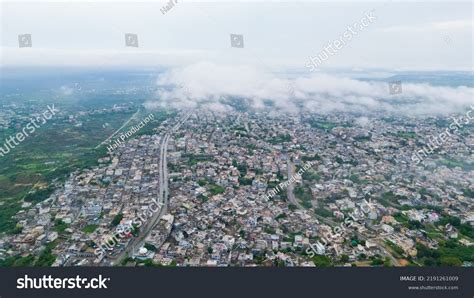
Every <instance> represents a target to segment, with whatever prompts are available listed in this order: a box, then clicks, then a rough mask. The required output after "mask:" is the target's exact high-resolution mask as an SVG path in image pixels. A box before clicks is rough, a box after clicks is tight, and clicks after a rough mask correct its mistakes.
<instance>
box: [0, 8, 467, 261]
mask: <svg viewBox="0 0 474 298" xmlns="http://www.w3.org/2000/svg"><path fill="white" fill-rule="evenodd" d="M10 5H12V6H11V7H7V8H8V9H9V11H11V12H12V15H17V14H19V11H21V10H20V9H17V8H15V6H14V5H13V4H10ZM58 5H59V4H58ZM186 5H187V4H185V3H178V2H176V1H170V2H167V3H165V4H163V3H162V4H161V5H159V6H158V9H157V10H156V11H158V13H159V12H161V13H159V16H160V17H161V18H168V20H170V22H171V23H170V28H172V29H174V30H175V31H173V32H178V33H180V34H181V33H182V32H186V34H188V35H186V36H187V37H186V38H189V39H186V40H187V41H189V43H190V44H193V46H194V45H195V46H196V48H192V49H188V48H185V49H181V48H179V47H180V46H181V42H184V41H183V40H185V39H184V38H182V37H181V39H175V38H177V37H175V36H176V35H179V34H175V35H173V34H170V35H168V33H166V32H161V35H159V34H155V33H154V32H152V31H150V32H152V33H153V34H155V35H156V36H160V38H162V40H160V41H152V37H153V36H154V35H153V34H152V33H150V32H149V31H147V30H151V29H149V28H148V27H147V29H143V30H142V31H141V29H140V30H139V29H137V28H138V27H133V26H132V25H131V24H134V23H133V22H131V23H130V22H129V23H127V20H125V21H124V22H123V23H122V22H118V21H117V22H116V23H115V26H116V27H115V28H112V26H110V28H109V27H107V26H108V25H107V24H105V25H104V26H103V27H97V28H95V27H91V26H93V25H91V24H89V23H88V22H83V21H82V20H83V19H80V20H78V21H77V22H76V23H81V24H83V25H84V26H85V28H86V29H87V30H89V31H90V32H91V35H90V36H89V39H87V42H88V43H89V42H90V43H93V42H96V43H97V44H99V46H97V47H98V49H97V50H96V49H94V50H84V49H83V48H81V46H82V44H81V45H80V46H78V47H77V48H75V46H77V44H75V42H77V43H79V41H77V40H80V39H81V36H82V37H83V35H81V34H85V33H80V32H82V31H80V30H78V28H77V27H75V26H76V25H67V26H73V27H72V28H73V29H74V30H71V32H73V33H74V34H76V37H74V38H72V37H70V36H69V35H67V36H66V35H65V36H64V40H66V41H64V44H65V45H64V48H61V46H62V44H61V43H60V42H59V41H58V40H57V39H54V38H51V35H47V36H46V35H42V34H41V33H38V32H35V31H34V30H33V29H34V26H30V27H27V28H28V30H30V29H29V28H31V32H32V33H31V34H30V33H25V32H27V31H24V29H23V28H25V27H21V26H18V25H17V26H15V24H17V22H19V21H18V20H16V19H14V18H13V17H11V18H10V17H8V18H7V19H6V21H5V22H6V23H8V24H11V26H10V27H9V30H12V29H13V28H14V29H15V30H17V31H15V32H13V31H11V32H10V31H8V34H7V35H5V37H2V38H4V40H3V39H2V40H3V41H2V42H3V43H5V44H6V45H5V46H3V48H4V50H5V51H4V54H3V56H4V57H5V58H6V59H2V60H5V61H6V62H2V63H5V65H2V69H1V70H2V71H1V72H2V73H1V74H2V78H1V85H2V86H1V93H0V267H79V266H86V267H112V266H119V267H140V266H143V267H410V266H413V267H447V266H452V267H472V266H473V265H474V154H473V145H474V134H473V132H474V100H473V98H474V74H473V72H472V56H470V55H471V54H472V42H471V43H470V47H469V46H465V44H464V43H465V42H466V38H463V37H465V35H466V32H467V33H469V32H471V33H472V19H467V20H466V15H465V13H466V12H465V11H466V9H464V8H465V7H464V6H462V5H461V6H459V7H456V8H455V9H454V8H453V9H452V10H451V11H450V14H448V16H446V18H445V17H444V15H443V18H442V19H441V17H439V16H438V15H437V14H436V13H438V12H440V13H441V12H442V13H444V12H445V11H448V10H446V9H445V7H443V6H442V5H441V4H440V5H441V6H439V7H438V6H436V7H435V8H433V9H434V10H435V12H436V13H433V18H429V19H426V20H425V19H421V21H420V24H421V25H420V24H418V23H416V24H413V26H419V27H417V28H419V30H418V31H417V30H411V28H408V29H407V28H405V27H403V26H401V25H400V26H399V25H398V23H397V22H394V21H393V20H391V19H390V18H389V17H388V16H387V14H386V12H387V11H388V10H389V9H388V8H385V7H384V6H383V7H375V5H372V4H371V5H369V6H368V7H365V6H364V7H362V8H360V9H359V8H358V9H354V12H351V13H352V14H351V15H350V16H351V18H350V20H354V21H355V23H354V22H352V21H344V22H347V23H351V22H352V23H353V25H351V26H350V27H346V26H340V27H337V26H336V25H334V26H332V27H331V29H328V31H324V30H322V29H321V26H320V27H318V28H319V29H315V30H320V31H321V34H327V35H328V36H329V35H330V36H331V37H330V38H329V37H328V38H326V37H324V38H322V41H319V40H318V41H317V42H320V43H319V45H320V47H318V46H314V45H310V44H309V41H301V42H302V44H301V46H299V47H295V48H291V46H292V45H295V44H296V41H295V40H293V38H295V36H293V35H295V34H293V31H292V30H290V33H288V32H285V33H284V34H283V33H281V34H279V33H272V34H269V35H268V41H263V38H262V37H259V36H258V35H257V32H256V31H258V30H262V31H264V29H265V30H266V29H268V28H273V27H272V24H276V23H278V22H280V21H279V20H280V19H285V18H289V19H290V17H289V16H288V15H287V14H286V11H287V10H288V9H290V8H288V7H287V6H280V5H283V4H278V5H276V6H274V8H275V9H274V13H275V15H277V16H279V18H275V20H278V22H277V21H275V20H274V19H273V18H271V17H269V18H268V20H265V21H266V22H268V23H266V22H263V23H264V25H262V26H263V27H261V28H260V27H258V28H260V29H258V30H257V29H255V30H256V31H255V34H254V35H252V34H253V33H254V31H252V30H253V29H252V30H249V29H248V28H247V27H245V26H246V25H245V26H244V25H242V27H239V28H241V31H238V30H235V31H233V28H235V27H232V29H228V28H227V27H226V26H225V25H229V23H228V22H227V21H226V20H227V19H226V18H225V15H221V14H218V13H215V14H213V12H214V10H213V9H214V8H213V7H211V8H209V9H208V10H201V8H200V9H199V10H196V11H197V13H198V14H199V15H204V17H200V19H199V20H200V21H197V23H196V24H195V26H196V28H200V29H199V30H201V31H204V32H211V33H206V34H203V37H202V44H200V43H199V42H200V41H201V39H199V38H201V37H199V38H198V37H196V36H194V34H195V32H194V31H192V30H191V29H193V28H191V27H192V26H190V25H187V23H186V21H183V20H187V19H186V18H187V17H188V15H187V13H188V10H187V9H188V8H190V10H189V11H193V10H192V9H191V8H193V5H191V4H189V6H186ZM301 5H303V7H302V6H295V7H291V9H295V10H298V13H301V14H303V12H302V11H307V10H306V9H305V7H304V5H310V4H301ZM56 8H57V7H56ZM56 8H55V6H54V5H53V6H52V9H53V10H54V9H56ZM99 8H100V7H99ZM156 8H157V7H155V9H156ZM231 8H232V7H230V8H225V9H224V10H223V11H227V9H229V10H230V9H231ZM63 9H64V8H63ZM239 9H241V8H239ZM255 9H256V11H259V9H263V8H262V7H260V6H258V5H257V7H256V8H255ZM291 9H290V12H291ZM331 9H332V8H331V7H329V8H328V11H331ZM385 9H388V10H385ZM390 9H391V8H390ZM78 11H80V9H78ZM97 11H99V12H100V11H103V10H101V9H97ZM124 11H126V10H125V9H124ZM141 11H143V12H142V13H143V15H144V19H146V20H150V19H148V17H149V16H148V15H147V13H148V12H147V10H146V9H142V10H141ZM400 11H405V10H404V8H403V7H401V8H400ZM122 12H123V11H122ZM132 12H133V11H132ZM384 12H385V14H384ZM39 13H41V10H39ZM90 13H91V14H90V15H89V16H90V18H91V19H94V18H95V17H97V16H98V15H99V14H96V13H97V12H90ZM192 13H194V12H192ZM333 13H334V14H335V15H338V14H339V13H341V12H340V11H339V10H336V12H333ZM78 14H79V13H78ZM180 14H182V15H180ZM46 15H47V14H46ZM209 15H212V16H209ZM303 16H307V15H304V14H303ZM449 16H451V17H452V19H453V20H446V19H447V18H448V17H449ZM69 17H71V18H72V19H74V17H73V16H69ZM114 17H115V16H108V17H106V18H112V20H113V18H114ZM173 17H175V19H174V20H173ZM308 17H311V19H313V17H312V16H311V15H308ZM320 17H321V16H320ZM344 17H345V18H347V16H346V15H344ZM258 18H260V17H255V19H258ZM420 18H421V17H420ZM427 18H428V17H427ZM301 19H303V20H304V17H301ZM301 19H299V18H298V19H297V20H293V21H294V23H291V22H289V23H291V24H293V25H294V26H300V25H301V24H300V25H298V24H299V22H300V21H301V22H303V21H302V20H301ZM336 19H338V20H339V18H335V20H334V22H336ZM101 20H102V19H101ZM107 20H109V19H107ZM161 20H163V19H161ZM202 20H207V21H208V22H209V23H210V25H205V26H204V25H202V24H201V23H200V22H201V21H202ZM239 20H240V19H239ZM285 20H286V19H285ZM357 20H359V21H357ZM109 21H110V20H109ZM247 21H248V22H250V23H252V22H253V21H254V20H253V19H252V20H250V17H249V19H245V21H242V24H244V23H245V22H247ZM290 21H291V19H290ZM406 21H407V22H410V21H411V19H410V18H409V17H407V20H406ZM469 21H470V22H469ZM2 22H3V21H2ZM28 22H29V21H28ZM144 22H145V21H144ZM150 22H151V21H150ZM163 22H164V21H163ZM188 22H189V21H188ZM202 22H203V23H206V22H204V21H202ZM344 22H342V23H343V24H345V23H344ZM91 23H92V21H91ZM104 23H106V20H104ZM216 23H217V24H219V25H220V24H225V25H222V26H216V25H215V24H216ZM183 24H186V25H183ZM206 24H207V23H206ZM245 24H246V23H245ZM338 24H339V23H338ZM127 25H128V27H127ZM160 25H161V24H160ZM293 25H291V26H293ZM188 26H189V27H188ZM193 26H194V24H193ZM275 26H277V25H275ZM156 27H159V26H158V25H157V26H156ZM249 27H251V25H249ZM308 27H310V26H307V27H304V28H303V27H301V30H303V31H302V32H300V33H299V34H300V35H299V36H303V35H305V34H304V32H305V30H309V29H308ZM322 27H324V26H322ZM336 27H337V28H338V29H337V30H336V29H334V28H336ZM45 28H47V27H45ZM129 28H131V29H133V30H130V29H129ZM160 28H162V27H160ZM278 28H280V27H278ZM295 28H298V30H299V28H300V27H295ZM339 28H340V29H341V30H339ZM466 28H467V29H466ZM81 29H82V28H81ZM96 29H97V31H98V33H97V35H95V34H96V33H94V30H96ZM280 29H281V30H283V29H282V27H281V28H280ZM290 29H291V28H290ZM45 30H46V29H45ZM55 30H56V29H55ZM57 30H59V29H57ZM84 30H85V29H84ZM114 30H115V31H114ZM157 30H158V29H157ZM159 30H164V29H159ZM170 30H171V29H170ZM187 30H191V31H189V32H188V31H187ZM206 30H208V31H206ZM220 30H223V31H225V32H224V33H221V32H220ZM331 30H334V31H331ZM443 30H445V31H443ZM449 30H451V31H449ZM456 30H458V31H456ZM469 30H471V31H469ZM109 31H110V32H113V33H110V34H109V35H108V37H107V38H103V36H105V33H104V32H109ZM296 31H297V30H296ZM323 31H324V32H323ZM412 31H413V32H412ZM440 31H441V33H442V34H441V35H440V33H439V32H440ZM28 32H30V31H28ZM117 32H118V33H117ZM130 32H137V33H130ZM193 32H194V33H193ZM235 32H237V33H235ZM239 32H243V33H239ZM265 32H267V31H265ZM268 32H270V30H268ZM272 32H276V31H272ZM298 32H299V31H298ZM328 32H329V33H328ZM387 32H388V33H387ZM394 32H395V33H394ZM399 32H403V33H399ZM419 32H423V34H424V35H423V36H424V37H426V36H428V37H430V38H432V42H433V43H436V46H433V47H432V45H431V44H430V45H426V48H423V49H427V48H429V50H426V51H424V52H423V55H421V56H423V57H422V58H423V59H421V58H420V55H418V54H419V53H417V52H416V51H413V52H412V53H409V54H407V53H404V52H403V50H400V57H399V58H393V56H394V55H393V52H391V49H392V47H397V48H398V44H397V45H396V46H395V45H394V44H390V45H386V44H389V43H390V42H393V38H390V39H387V40H386V43H384V42H377V43H373V44H372V43H370V42H369V41H368V40H379V38H384V36H386V35H387V34H392V36H397V34H400V35H398V36H405V35H403V34H406V36H410V37H413V36H412V35H409V34H418V33H419ZM349 33H350V34H349ZM101 34H102V35H101ZM114 34H115V35H114ZM443 34H444V35H443ZM456 34H458V35H456ZM296 35H298V34H296ZM71 36H72V34H71ZM209 36H211V37H209ZM216 36H217V38H215V39H213V38H214V37H216ZM315 36H316V35H315ZM324 36H326V35H324ZM349 37H350V38H349ZM446 37H449V38H446ZM68 38H70V40H68ZM260 38H261V39H262V41H260V40H259V39H260ZM398 38H400V37H398ZM102 39H103V40H105V41H103V44H101V42H102ZM279 39H282V40H285V42H281V46H280V45H278V46H275V44H278V43H277V42H276V41H275V40H277V41H279ZM329 39H331V40H333V41H331V42H329V43H328V45H327V46H326V47H324V45H325V44H326V43H327V40H329ZM395 39H396V38H395ZM407 39H409V38H407ZM471 39H472V36H471ZM5 40H6V41H5ZM177 40H179V41H177ZM400 40H401V38H400ZM411 40H412V41H410V42H413V43H415V45H413V46H414V47H416V46H419V47H422V41H420V40H421V39H420V38H417V37H413V38H412V39H411ZM359 41H360V43H362V44H360V43H359ZM48 42H50V43H51V44H53V45H54V46H51V49H49V48H48ZM61 42H63V41H61ZM83 42H84V43H85V44H86V42H85V41H84V39H83ZM106 42H110V44H106ZM159 42H163V43H167V44H170V49H166V50H162V49H161V48H159V49H158V50H156V49H155V48H154V46H156V43H158V45H159V46H158V47H161V46H162V44H160V43H159ZM259 42H261V43H266V42H268V43H269V44H263V45H262V44H259ZM403 42H405V41H403ZM467 42H469V40H468V39H467ZM418 43H419V44H418ZM456 43H457V44H456ZM117 44H118V46H117ZM216 44H217V45H216ZM36 45H38V49H37V48H36ZM89 45H90V44H88V46H89ZM109 45H111V47H112V48H113V47H116V48H118V49H115V48H113V50H110V51H109V52H107V50H104V49H103V48H101V47H107V46H109ZM256 45H259V46H256ZM69 46H71V47H72V48H71V49H70V48H68V47H69ZM305 46H308V48H309V49H310V50H307V51H306V48H305ZM346 46H347V48H344V47H346ZM147 47H148V48H147ZM173 47H176V48H177V49H176V48H173ZM252 47H255V48H252ZM385 47H387V48H385ZM389 47H390V49H388V48H389ZM423 47H424V45H423ZM320 48H321V49H324V50H318V49H320ZM360 48H364V50H363V51H359V50H358V49H360ZM400 48H403V45H401V46H400ZM269 49H271V50H269ZM302 49H305V52H304V53H307V54H304V55H301V54H300V53H299V51H300V50H301V51H302ZM49 51H50V52H49ZM81 51H84V52H81ZM267 51H268V53H267ZM292 51H294V52H292ZM384 51H386V52H384ZM450 51H454V52H450ZM280 52H281V53H280ZM290 52H291V53H293V54H294V55H293V56H294V57H297V58H295V60H296V61H297V62H296V63H293V64H291V63H290V62H288V63H289V64H291V67H289V66H287V65H283V66H282V65H280V64H278V63H276V64H272V62H274V61H275V60H278V61H281V64H284V62H285V63H286V62H287V61H290V60H291V59H290V58H291V57H289V56H290V54H288V57H287V56H285V55H286V53H290ZM170 53H171V54H170ZM244 53H245V54H244ZM282 53H285V55H284V54H282ZM379 53H385V54H386V55H387V57H390V59H388V58H386V57H385V58H383V57H382V56H383V55H385V54H380V56H378V55H379ZM425 53H429V54H425ZM446 53H449V55H448V54H446ZM167 55H169V59H168V56H167ZM278 55H283V56H284V57H283V56H282V57H279V56H278ZM417 55H418V58H417V57H415V56H417ZM425 55H426V59H424V58H425ZM430 55H432V56H430ZM437 55H438V56H437ZM448 56H449V57H450V58H452V59H444V58H443V59H441V58H439V57H448ZM469 56H470V59H471V60H470V61H467V60H462V59H469V58H466V57H469ZM203 57H205V59H204V58H203ZM229 57H231V58H229ZM262 57H263V58H262ZM165 58H166V59H165ZM60 59H64V61H62V60H61V61H60ZM88 59H89V60H88ZM213 59H214V60H216V61H211V60H213ZM219 59H222V60H219ZM246 59H247V60H246ZM338 59H340V60H338ZM397 59H398V60H397ZM392 60H396V61H392ZM222 61H225V63H224V62H222ZM242 61H243V62H242ZM249 61H251V63H250V62H249ZM308 61H310V62H311V63H309V64H308ZM387 61H388V62H387ZM434 61H436V62H434ZM35 63H36V64H35ZM76 63H77V64H76ZM114 63H117V65H115V64H114ZM153 63H157V65H154V64H153ZM167 63H169V65H168V64H167ZM173 63H175V64H177V65H171V64H173ZM179 63H180V64H179ZM351 63H354V64H351ZM358 63H362V64H358ZM363 63H367V65H365V64H363ZM384 63H387V64H384ZM437 63H440V64H439V65H438V64H437ZM443 63H444V64H443ZM178 64H179V65H178ZM295 65H296V66H295ZM341 65H347V67H342V66H341ZM374 65H376V66H374ZM332 66H333V67H334V68H331V67H332ZM431 66H432V67H431ZM324 67H328V68H327V69H325V68H324ZM463 67H464V68H463Z"/></svg>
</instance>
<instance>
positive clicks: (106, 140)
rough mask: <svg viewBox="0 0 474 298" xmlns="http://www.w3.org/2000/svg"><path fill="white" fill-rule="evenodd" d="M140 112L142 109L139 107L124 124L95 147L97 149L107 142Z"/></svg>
mask: <svg viewBox="0 0 474 298" xmlns="http://www.w3.org/2000/svg"><path fill="white" fill-rule="evenodd" d="M138 112H140V109H138V110H137V111H136V112H135V114H133V115H132V116H131V117H130V118H129V119H128V120H127V121H126V122H125V123H124V124H123V125H122V126H120V128H119V129H117V130H116V131H115V132H114V133H113V134H111V135H110V136H109V137H108V138H107V139H105V140H104V141H103V142H102V143H100V144H99V145H97V146H96V147H95V149H97V148H99V147H100V146H102V145H104V144H106V143H107V142H108V141H109V140H110V139H111V138H113V137H114V136H115V135H116V134H117V133H118V132H119V131H121V130H122V129H123V128H124V127H125V126H127V125H128V123H130V121H132V119H134V118H135V116H137V115H138Z"/></svg>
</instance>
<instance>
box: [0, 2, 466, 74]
mask: <svg viewBox="0 0 474 298" xmlns="http://www.w3.org/2000/svg"><path fill="white" fill-rule="evenodd" d="M165 4H166V2H159V3H145V2H142V3H131V2H126V1H122V2H116V1H113V2H112V1H102V3H87V2H86V3H84V2H82V3H79V2H74V1H67V3H64V2H54V3H44V2H38V1H36V2H33V3H31V2H23V1H15V2H9V1H7V2H6V1H2V30H1V32H2V36H1V49H2V53H1V58H2V61H1V64H2V66H12V65H23V66H29V65H48V66H49V65H51V66H53V65H60V66H68V65H82V66H88V65H93V66H98V65H114V66H143V65H146V66H186V65H190V64H193V63H197V62H202V61H208V62H212V63H217V64H244V65H253V66H256V67H262V68H267V69H270V70H272V71H274V70H277V69H278V70H280V69H282V68H286V67H291V68H294V69H302V70H304V69H305V65H306V64H307V63H308V61H309V60H308V59H309V56H314V55H316V54H318V53H320V52H321V51H322V50H323V48H324V46H325V45H327V43H328V42H329V41H332V40H334V39H338V38H339V37H341V36H342V34H343V33H344V32H345V31H346V30H347V26H348V25H351V24H354V23H356V22H359V21H360V20H361V19H362V18H363V17H364V15H365V13H366V12H368V11H371V10H372V11H373V15H375V16H376V17H377V19H376V21H374V22H373V23H371V24H370V25H369V26H367V27H366V28H365V29H364V30H363V31H361V32H358V34H357V35H356V36H354V37H353V38H352V39H351V40H350V41H348V42H347V43H346V45H345V46H344V47H343V48H342V49H340V50H338V51H337V53H336V54H335V55H333V56H330V57H329V59H327V61H325V63H324V64H323V65H322V66H321V67H322V68H323V69H324V68H332V67H344V68H356V69H368V68H384V69H388V70H472V65H473V57H472V53H473V46H472V39H473V17H472V3H471V2H470V1H468V2H452V1H445V2H440V1H437V2H434V1H431V2H415V3H407V2H397V1H391V2H386V1H378V2H356V3H354V2H352V3H348V2H342V1H337V2H336V3H334V2H331V3H327V2H307V1H306V2H304V1H300V2H253V1H247V2H237V1H231V2H230V1H227V2H225V3H222V2H219V3H216V2H214V3H210V2H206V3H191V2H189V1H181V0H178V3H176V4H175V6H174V7H173V8H171V10H169V11H168V12H167V13H165V14H163V13H162V12H161V11H160V9H161V8H162V7H163V6H164V5H165ZM25 33H29V34H31V35H32V43H33V47H32V48H19V47H18V35H19V34H25ZM125 33H136V34H138V42H139V47H138V48H131V47H125V45H124V43H125V42H124V34H125ZM231 33H237V34H243V36H244V48H243V49H241V48H232V47H231V46H230V34H231Z"/></svg>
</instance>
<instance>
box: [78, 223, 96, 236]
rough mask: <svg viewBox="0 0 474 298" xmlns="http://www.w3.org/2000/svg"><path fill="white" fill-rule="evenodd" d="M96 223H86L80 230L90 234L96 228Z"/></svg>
mask: <svg viewBox="0 0 474 298" xmlns="http://www.w3.org/2000/svg"><path fill="white" fill-rule="evenodd" d="M97 227H98V225H87V226H85V227H84V229H82V231H83V232H84V233H86V234H92V233H94V231H95V230H96V229H97Z"/></svg>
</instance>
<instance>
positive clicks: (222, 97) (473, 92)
mask: <svg viewBox="0 0 474 298" xmlns="http://www.w3.org/2000/svg"><path fill="white" fill-rule="evenodd" d="M157 84H158V86H159V87H160V89H159V90H160V91H158V93H157V94H156V99H155V100H150V101H148V102H147V103H146V104H145V105H146V107H148V108H155V107H162V108H178V109H189V108H196V107H202V108H206V109H210V110H213V111H217V112H225V111H229V110H232V109H233V108H235V104H231V103H235V102H236V101H241V102H242V103H245V104H246V105H248V106H249V107H251V108H252V109H254V110H257V111H258V110H262V111H263V110H272V111H276V112H281V113H298V112H300V111H306V112H312V113H330V112H357V113H362V114H371V113H389V114H398V115H408V116H421V115H424V116H430V115H446V114H450V113H458V112H462V111H464V110H465V109H466V108H467V107H468V106H469V105H471V104H474V89H473V88H469V87H464V86H461V87H456V88H453V87H444V86H432V85H429V84H414V83H404V82H402V84H403V85H402V90H403V92H402V93H401V94H396V95H393V94H390V93H389V88H388V84H387V83H386V82H375V81H360V80H356V79H351V78H345V77H338V76H334V75H328V74H319V73H316V74H310V75H308V76H300V77H296V78H291V79H288V78H280V77H277V76H276V75H273V74H270V73H268V72H265V71H263V70H262V69H258V68H255V67H250V66H233V65H217V64H213V63H208V62H201V63H196V64H193V65H190V66H187V67H184V68H176V69H172V70H170V71H168V72H166V73H164V74H162V75H161V76H160V77H159V79H158V80H157ZM363 122H364V121H362V123H361V124H363Z"/></svg>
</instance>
